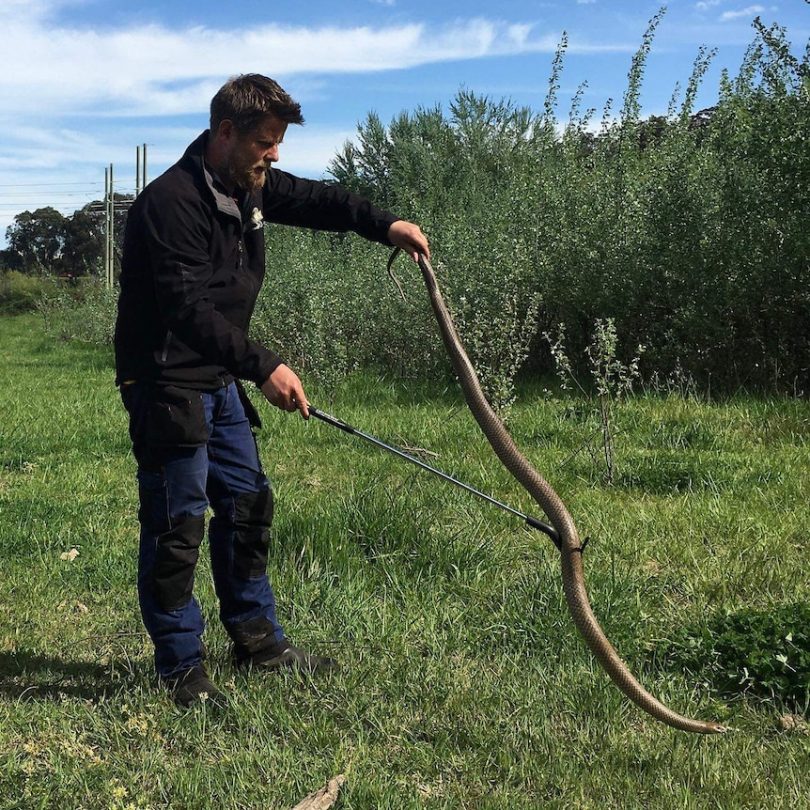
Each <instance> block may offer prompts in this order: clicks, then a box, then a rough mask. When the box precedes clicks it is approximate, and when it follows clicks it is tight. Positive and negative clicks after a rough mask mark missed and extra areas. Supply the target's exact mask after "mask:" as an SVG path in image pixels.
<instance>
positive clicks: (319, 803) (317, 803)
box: [293, 773, 346, 810]
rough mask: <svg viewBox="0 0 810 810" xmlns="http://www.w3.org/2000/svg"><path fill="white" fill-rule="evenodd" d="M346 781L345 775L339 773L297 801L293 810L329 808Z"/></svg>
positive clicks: (327, 809)
mask: <svg viewBox="0 0 810 810" xmlns="http://www.w3.org/2000/svg"><path fill="white" fill-rule="evenodd" d="M345 782H346V777H345V776H344V775H343V774H342V773H341V774H339V775H338V776H335V777H333V778H332V779H330V780H329V782H328V784H327V785H325V786H324V787H322V788H321V789H320V790H316V791H315V792H314V793H310V794H309V796H307V797H306V799H303V800H302V801H300V802H298V804H296V805H295V807H293V810H329V808H330V807H332V805H333V804H334V803H335V802H336V801H337V800H338V796H339V795H340V789H341V788H342V787H343V785H344V783H345Z"/></svg>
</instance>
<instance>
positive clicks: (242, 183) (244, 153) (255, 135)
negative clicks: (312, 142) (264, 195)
mask: <svg viewBox="0 0 810 810" xmlns="http://www.w3.org/2000/svg"><path fill="white" fill-rule="evenodd" d="M286 131H287V124H286V123H284V121H281V120H279V119H278V118H276V117H275V116H274V115H268V116H266V117H265V118H263V119H262V121H261V123H259V124H257V125H256V126H255V127H254V128H253V129H252V130H251V131H250V132H247V133H238V132H236V130H233V133H232V136H231V139H232V140H231V148H230V152H229V154H228V157H227V174H228V179H229V180H230V181H231V182H232V183H233V184H234V185H236V186H238V187H239V188H241V189H243V190H244V191H255V190H258V189H260V188H261V187H262V186H263V185H264V180H265V175H266V173H267V170H268V169H269V168H270V166H271V164H273V163H275V162H277V161H278V147H279V145H280V144H281V142H282V141H283V140H284V133H285V132H286Z"/></svg>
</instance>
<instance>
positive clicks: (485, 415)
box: [388, 248, 727, 734]
mask: <svg viewBox="0 0 810 810" xmlns="http://www.w3.org/2000/svg"><path fill="white" fill-rule="evenodd" d="M398 252H399V248H397V249H396V250H395V251H394V252H393V253H392V254H391V258H390V259H389V261H388V273H389V275H391V265H392V263H393V261H394V259H395V258H396V256H397V253H398ZM419 268H420V270H421V271H422V276H423V278H424V280H425V285H426V286H427V290H428V294H429V295H430V303H431V305H432V306H433V311H434V313H435V315H436V319H437V321H438V323H439V329H440V330H441V334H442V340H443V341H444V345H445V347H446V349H447V352H448V353H449V355H450V360H451V362H452V364H453V369H454V370H455V372H456V374H457V375H458V378H459V382H460V383H461V387H462V389H463V391H464V398H465V399H466V401H467V405H468V407H469V409H470V410H471V411H472V414H473V416H474V417H475V420H476V421H477V422H478V425H479V427H480V428H481V430H482V431H483V433H484V435H485V436H486V438H487V440H488V441H489V443H490V445H491V446H492V449H493V450H494V451H495V454H496V455H497V456H498V458H499V459H500V460H501V462H502V463H503V465H504V466H505V467H506V469H507V470H509V472H510V473H512V475H513V476H514V477H515V478H517V480H518V481H519V482H520V483H521V484H522V485H523V486H524V487H525V488H526V490H527V491H528V492H529V494H530V495H531V496H532V498H534V500H535V501H537V503H538V504H539V505H540V507H541V508H542V509H543V511H544V512H545V513H546V515H547V516H548V518H549V520H550V521H551V523H552V525H553V526H554V528H555V529H556V530H557V533H558V534H559V538H560V546H561V548H560V553H561V563H562V580H563V589H564V591H565V599H566V601H567V603H568V610H569V611H570V613H571V617H572V618H573V620H574V624H575V625H576V626H577V629H578V630H579V632H580V633H581V634H582V636H583V637H584V638H585V642H586V643H587V645H588V646H589V647H590V649H591V652H593V654H594V655H595V656H596V658H597V659H598V661H599V663H600V664H601V665H602V668H603V669H604V670H605V671H606V672H607V674H608V675H609V676H610V677H611V678H612V680H613V682H614V683H615V684H616V686H618V687H619V689H621V691H622V692H624V694H625V695H627V697H628V698H630V700H632V701H633V703H635V704H636V705H637V706H639V707H640V708H641V709H643V710H644V711H645V712H647V713H648V714H650V715H651V716H652V717H654V718H655V719H656V720H659V721H660V722H662V723H666V724H667V725H669V726H672V727H673V728H677V729H681V730H682V731H692V732H695V733H697V734H717V733H721V732H724V731H726V730H727V729H726V727H725V726H722V725H720V724H719V723H714V722H704V721H702V720H692V719H690V718H688V717H684V716H683V715H680V714H678V713H677V712H674V711H672V709H669V708H668V707H666V706H664V704H663V703H661V702H660V701H659V700H657V699H656V698H655V697H653V696H652V695H651V694H650V693H649V692H648V691H647V690H646V689H645V688H644V687H643V686H642V685H641V684H640V683H639V682H638V681H637V680H636V678H635V677H634V676H633V674H632V673H631V672H630V670H629V669H628V667H627V665H626V664H625V663H624V661H622V659H621V658H620V657H619V655H618V653H617V652H616V650H615V649H614V648H613V645H612V644H611V643H610V641H609V640H608V638H607V636H606V635H605V633H604V631H603V630H602V628H601V627H600V625H599V622H598V621H597V619H596V616H595V615H594V613H593V610H592V609H591V605H590V601H589V600H588V592H587V591H586V589H585V577H584V573H583V566H582V549H583V546H582V544H581V543H580V540H579V536H578V534H577V529H576V526H575V525H574V521H573V520H572V518H571V515H570V514H569V513H568V510H567V509H566V508H565V504H563V502H562V500H561V499H560V497H559V495H557V493H556V492H555V491H554V489H552V487H551V485H550V484H549V483H548V482H547V481H546V480H545V479H544V478H543V477H542V476H541V475H540V474H539V473H538V472H537V471H536V470H535V469H534V467H532V465H531V464H530V463H529V461H528V459H526V457H525V456H524V455H523V454H522V453H521V452H520V450H519V449H518V447H517V445H516V444H515V443H514V441H513V440H512V437H511V436H510V435H509V433H508V432H507V430H506V428H505V427H504V425H503V422H501V420H500V419H499V418H498V416H497V415H496V414H495V412H494V411H493V410H492V407H491V406H490V404H489V402H487V400H486V397H485V396H484V393H483V391H482V390H481V384H480V383H479V381H478V376H477V375H476V373H475V369H474V368H473V366H472V363H471V362H470V359H469V357H467V353H466V351H465V350H464V347H463V345H462V343H461V340H460V339H459V336H458V333H457V332H456V329H455V327H454V325H453V320H452V318H451V317H450V313H449V312H448V310H447V307H446V305H445V303H444V299H443V298H442V294H441V291H440V290H439V285H438V283H437V282H436V276H435V275H434V273H433V268H432V267H431V265H430V262H429V261H428V259H427V258H426V257H425V256H424V255H421V254H420V256H419ZM391 277H392V278H393V276H392V275H391ZM395 280H396V279H395Z"/></svg>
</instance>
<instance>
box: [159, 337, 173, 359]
mask: <svg viewBox="0 0 810 810" xmlns="http://www.w3.org/2000/svg"><path fill="white" fill-rule="evenodd" d="M171 339H172V331H171V329H170V330H169V331H168V332H166V340H164V341H163V354H161V355H160V362H161V363H165V362H166V358H167V357H168V356H169V343H170V342H171Z"/></svg>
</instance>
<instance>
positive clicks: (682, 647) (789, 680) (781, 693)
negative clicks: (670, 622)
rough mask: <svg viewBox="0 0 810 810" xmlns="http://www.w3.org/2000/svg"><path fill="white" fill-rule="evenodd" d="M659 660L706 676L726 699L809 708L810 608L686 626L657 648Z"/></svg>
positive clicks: (732, 615)
mask: <svg viewBox="0 0 810 810" xmlns="http://www.w3.org/2000/svg"><path fill="white" fill-rule="evenodd" d="M656 656H657V657H658V658H659V660H662V661H663V662H665V663H668V664H670V665H675V666H679V667H682V668H683V669H685V670H687V671H688V672H690V673H692V674H693V675H702V676H704V677H705V678H706V679H707V680H708V681H709V682H710V683H712V684H713V685H714V687H715V688H716V689H717V690H718V691H719V692H721V693H722V694H724V695H731V696H733V695H737V694H740V693H744V694H751V695H756V696H759V697H763V698H770V699H778V700H780V701H783V702H784V703H786V704H790V705H791V706H794V707H797V708H799V709H801V710H803V711H805V712H806V711H807V709H808V704H810V605H808V604H806V603H801V602H800V603H795V604H788V605H782V606H780V607H776V608H773V609H771V610H751V609H748V608H746V609H743V610H739V611H736V612H725V613H721V614H719V615H717V616H715V617H713V618H712V619H710V620H708V621H706V622H702V623H700V624H697V625H694V626H692V627H686V628H683V629H682V630H681V631H679V632H678V633H676V634H674V635H673V637H672V638H671V639H667V640H665V641H662V642H661V643H660V644H659V645H658V648H657V650H656Z"/></svg>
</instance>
